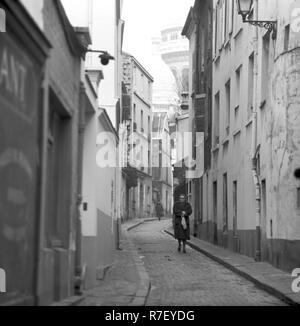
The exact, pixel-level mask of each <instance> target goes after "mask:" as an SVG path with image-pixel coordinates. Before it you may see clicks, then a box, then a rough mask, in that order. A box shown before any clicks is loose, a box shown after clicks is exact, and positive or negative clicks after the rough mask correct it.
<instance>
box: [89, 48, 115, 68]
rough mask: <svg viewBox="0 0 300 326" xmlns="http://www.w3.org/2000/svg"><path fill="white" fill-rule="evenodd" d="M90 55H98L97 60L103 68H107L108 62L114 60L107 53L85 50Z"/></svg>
mask: <svg viewBox="0 0 300 326" xmlns="http://www.w3.org/2000/svg"><path fill="white" fill-rule="evenodd" d="M87 52H90V53H100V56H99V59H100V60H101V64H102V65H103V66H107V65H108V64H109V62H110V60H115V58H114V57H113V56H112V55H110V54H109V53H108V52H107V51H100V50H87Z"/></svg>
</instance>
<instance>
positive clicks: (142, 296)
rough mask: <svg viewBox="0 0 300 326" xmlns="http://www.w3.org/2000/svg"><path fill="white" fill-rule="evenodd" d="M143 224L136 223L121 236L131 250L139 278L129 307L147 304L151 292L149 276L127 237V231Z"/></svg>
mask: <svg viewBox="0 0 300 326" xmlns="http://www.w3.org/2000/svg"><path fill="white" fill-rule="evenodd" d="M144 223H145V221H143V222H140V223H138V224H136V225H134V226H131V227H129V228H128V229H126V230H124V231H123V234H124V236H125V237H126V239H127V241H128V243H129V247H130V250H131V253H132V256H133V260H134V263H135V266H136V268H137V272H138V274H139V278H140V284H139V287H138V290H137V292H136V294H135V297H134V299H133V301H132V302H131V303H130V304H129V305H128V306H129V307H144V306H145V305H146V303H147V300H148V297H149V294H150V290H151V282H150V278H149V275H148V273H147V271H146V269H145V266H144V262H143V261H142V259H141V258H140V256H139V253H138V251H137V249H136V247H135V245H134V244H133V242H132V241H131V240H130V238H129V236H128V231H130V230H132V229H134V228H136V227H138V226H139V225H141V224H144Z"/></svg>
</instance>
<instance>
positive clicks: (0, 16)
mask: <svg viewBox="0 0 300 326" xmlns="http://www.w3.org/2000/svg"><path fill="white" fill-rule="evenodd" d="M5 32H6V14H5V11H4V10H3V9H1V8H0V33H5Z"/></svg>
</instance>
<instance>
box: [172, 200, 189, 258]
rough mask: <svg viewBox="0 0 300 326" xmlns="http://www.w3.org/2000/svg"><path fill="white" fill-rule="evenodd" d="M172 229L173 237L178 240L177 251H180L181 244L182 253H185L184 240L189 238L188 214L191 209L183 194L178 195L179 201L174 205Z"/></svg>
mask: <svg viewBox="0 0 300 326" xmlns="http://www.w3.org/2000/svg"><path fill="white" fill-rule="evenodd" d="M173 213H174V231H175V238H176V240H178V251H179V252H181V248H182V247H181V246H182V244H183V253H186V242H187V240H190V218H189V217H190V215H192V213H193V210H192V207H191V205H190V204H189V203H188V202H187V201H186V197H185V195H180V197H179V201H178V202H176V203H175V205H174V210H173Z"/></svg>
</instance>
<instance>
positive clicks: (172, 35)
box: [171, 33, 178, 41]
mask: <svg viewBox="0 0 300 326" xmlns="http://www.w3.org/2000/svg"><path fill="white" fill-rule="evenodd" d="M176 40H178V33H172V34H171V41H176Z"/></svg>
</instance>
